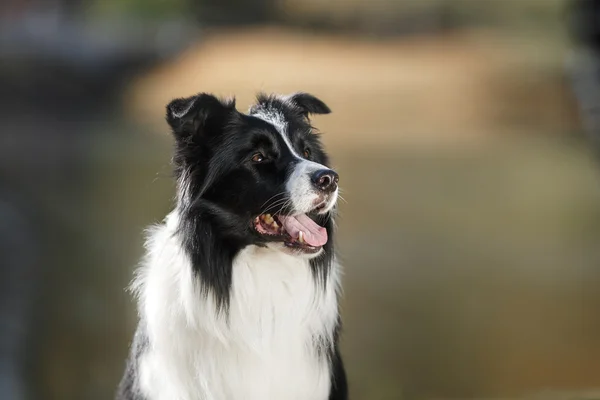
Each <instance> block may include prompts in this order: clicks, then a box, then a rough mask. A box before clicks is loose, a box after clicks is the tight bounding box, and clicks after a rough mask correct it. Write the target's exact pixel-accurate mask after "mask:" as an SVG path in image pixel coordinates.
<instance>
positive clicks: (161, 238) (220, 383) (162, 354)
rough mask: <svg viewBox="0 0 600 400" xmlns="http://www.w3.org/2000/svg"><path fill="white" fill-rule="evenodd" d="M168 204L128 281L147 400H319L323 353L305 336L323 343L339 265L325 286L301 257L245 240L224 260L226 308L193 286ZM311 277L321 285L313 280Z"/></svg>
mask: <svg viewBox="0 0 600 400" xmlns="http://www.w3.org/2000/svg"><path fill="white" fill-rule="evenodd" d="M178 219H179V217H178V214H177V211H174V212H173V213H171V214H170V215H169V216H168V217H167V218H166V220H165V223H164V224H163V225H160V226H157V227H155V228H153V229H152V230H151V232H150V234H149V238H148V241H147V256H146V258H145V260H144V262H143V264H142V266H141V267H140V269H139V270H138V272H137V275H136V279H135V280H134V283H133V289H134V290H135V291H136V293H137V295H138V300H139V312H140V318H141V323H142V324H145V325H146V332H147V334H148V338H149V346H148V349H147V350H146V353H144V354H143V355H142V356H141V358H140V364H139V368H140V390H141V392H142V394H143V395H144V396H145V397H146V398H147V399H148V400H167V399H168V400H192V399H194V400H236V399H244V400H269V399H273V400H275V399H277V400H288V399H289V400H292V399H297V400H311V399H312V400H326V399H327V397H328V393H329V386H330V383H329V375H330V371H329V367H328V363H327V360H326V359H324V358H323V357H322V356H321V357H319V356H317V354H315V352H314V346H313V345H312V344H313V340H318V341H321V342H322V343H323V344H325V345H326V346H331V345H332V334H333V331H334V327H335V324H336V321H337V313H338V310H337V291H338V288H339V274H340V272H339V267H338V265H337V264H336V263H334V266H333V269H332V271H331V273H330V274H329V278H328V280H327V282H326V287H325V289H324V290H323V288H322V287H318V286H317V285H316V281H315V280H314V279H313V277H312V274H311V271H310V268H309V264H308V261H307V260H305V259H302V258H300V257H295V256H292V255H289V254H286V253H285V252H283V251H279V250H276V249H272V248H259V247H255V246H249V247H247V248H245V249H244V250H242V252H241V253H240V254H239V255H238V256H237V257H236V259H235V260H234V264H233V285H232V292H231V293H232V296H231V304H230V310H229V313H228V314H223V313H220V314H219V313H217V312H216V308H215V304H214V301H213V299H212V298H211V297H210V296H209V297H208V298H207V297H206V296H205V295H204V294H203V293H199V285H198V283H199V281H198V279H199V278H198V277H197V276H194V275H193V272H192V267H191V265H190V261H189V259H188V257H187V256H186V254H185V253H184V251H183V249H182V247H181V244H180V243H181V238H180V237H179V236H178V234H177V233H176V228H177V226H178ZM319 286H320V285H319Z"/></svg>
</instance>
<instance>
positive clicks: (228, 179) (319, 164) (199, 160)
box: [117, 93, 347, 400]
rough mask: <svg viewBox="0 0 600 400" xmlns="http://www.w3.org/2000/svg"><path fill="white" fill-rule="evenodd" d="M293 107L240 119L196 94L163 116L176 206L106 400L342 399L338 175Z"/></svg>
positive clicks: (154, 247)
mask: <svg viewBox="0 0 600 400" xmlns="http://www.w3.org/2000/svg"><path fill="white" fill-rule="evenodd" d="M329 112H330V110H329V107H327V105H325V104H324V103H323V102H322V101H321V100H319V99H317V98H316V97H314V96H312V95H310V94H306V93H296V94H292V95H289V96H277V95H270V96H267V95H259V96H258V98H257V102H256V104H255V105H253V106H252V107H251V108H250V110H249V112H248V114H243V113H241V112H239V111H237V110H236V108H235V102H234V101H233V100H229V101H222V100H219V99H217V98H216V97H214V96H212V95H209V94H198V95H196V96H193V97H190V98H185V99H176V100H174V101H172V102H171V103H170V104H169V105H168V106H167V122H168V123H169V125H170V126H171V128H172V131H173V134H174V136H175V155H174V158H173V163H174V166H175V175H176V178H177V205H176V207H175V209H174V210H173V211H172V212H171V213H170V214H169V215H168V216H167V217H166V219H165V221H164V223H162V224H161V225H158V226H156V227H154V228H152V229H151V230H150V232H149V236H148V239H147V254H146V257H145V259H144V260H143V262H142V265H141V267H140V268H139V270H138V271H137V275H136V278H135V280H134V283H133V289H134V291H135V293H136V295H137V299H138V303H139V314H140V322H139V325H138V329H137V332H136V334H135V337H134V340H133V344H132V349H131V354H130V358H129V360H128V363H127V367H126V371H125V376H124V377H123V380H122V382H121V385H120V387H119V391H118V395H117V399H121V400H133V399H135V400H192V399H198V400H238V399H240V400H241V399H244V400H269V399H274V400H275V399H277V400H284V399H298V400H327V399H331V400H333V399H335V400H337V399H346V398H347V386H346V376H345V372H344V367H343V365H342V360H341V358H340V352H339V349H338V332H339V327H340V317H339V313H338V292H339V286H340V266H339V265H338V263H337V262H336V258H335V254H334V246H333V233H334V221H333V218H334V214H335V209H336V201H337V197H338V175H337V174H336V173H335V172H334V171H333V170H331V169H330V168H329V160H328V157H327V155H326V153H325V152H324V150H323V146H322V144H321V142H320V140H319V136H318V134H317V133H316V131H315V129H314V128H313V127H312V126H311V124H310V121H309V115H310V114H327V113H329Z"/></svg>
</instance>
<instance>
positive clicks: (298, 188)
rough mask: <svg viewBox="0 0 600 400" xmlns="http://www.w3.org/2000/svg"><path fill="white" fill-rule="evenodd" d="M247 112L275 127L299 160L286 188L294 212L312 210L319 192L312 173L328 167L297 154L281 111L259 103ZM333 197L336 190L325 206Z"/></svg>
mask: <svg viewBox="0 0 600 400" xmlns="http://www.w3.org/2000/svg"><path fill="white" fill-rule="evenodd" d="M248 114H249V115H251V116H253V117H256V118H259V119H261V120H263V121H265V122H267V123H269V124H271V125H272V126H273V127H275V130H277V132H279V134H280V135H281V138H282V139H283V141H284V143H285V144H286V146H287V147H288V148H289V150H290V152H291V153H292V154H293V155H294V157H296V158H297V159H298V160H299V162H298V163H296V164H295V166H294V169H293V170H292V173H291V174H290V176H289V178H288V179H287V182H286V189H287V191H288V193H289V195H290V199H291V201H292V206H293V208H294V211H295V212H296V213H307V212H310V211H312V210H313V209H314V207H315V201H318V199H319V197H320V194H319V193H318V192H317V190H316V189H315V187H314V185H313V183H312V179H311V177H312V174H314V173H315V172H316V171H318V170H320V169H328V168H327V167H326V166H324V165H322V164H319V163H316V162H314V161H310V160H306V159H305V158H303V157H301V156H300V155H298V153H297V152H296V150H295V149H294V147H293V146H292V142H291V141H290V138H289V137H288V123H287V121H286V120H285V117H284V116H283V113H282V112H281V111H279V110H277V109H274V108H272V107H269V108H265V107H262V106H260V105H259V106H254V107H252V108H250V111H248ZM335 199H337V191H336V193H335V194H334V195H333V196H331V197H330V201H329V205H328V206H327V208H331V207H333V205H334V204H335Z"/></svg>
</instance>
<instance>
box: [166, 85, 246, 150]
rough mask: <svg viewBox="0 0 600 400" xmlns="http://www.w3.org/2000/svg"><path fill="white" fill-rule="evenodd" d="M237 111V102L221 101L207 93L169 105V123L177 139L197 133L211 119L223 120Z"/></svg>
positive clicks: (176, 100)
mask: <svg viewBox="0 0 600 400" xmlns="http://www.w3.org/2000/svg"><path fill="white" fill-rule="evenodd" d="M234 110H235V100H230V101H221V100H219V99H218V98H216V97H215V96H213V95H211V94H207V93H199V94H197V95H195V96H192V97H186V98H179V99H174V100H172V101H171V102H170V103H169V104H168V105H167V123H168V124H169V126H170V127H171V128H172V129H173V134H174V135H175V137H176V138H177V139H183V138H186V137H188V136H190V135H193V134H195V133H197V132H198V131H199V130H201V128H202V127H203V126H205V125H206V124H207V123H208V122H209V121H210V120H211V119H217V120H222V119H223V118H225V117H226V116H227V115H230V114H231V112H232V111H234Z"/></svg>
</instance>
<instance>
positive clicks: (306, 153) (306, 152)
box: [304, 149, 310, 158]
mask: <svg viewBox="0 0 600 400" xmlns="http://www.w3.org/2000/svg"><path fill="white" fill-rule="evenodd" d="M304 158H310V150H309V149H304Z"/></svg>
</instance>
